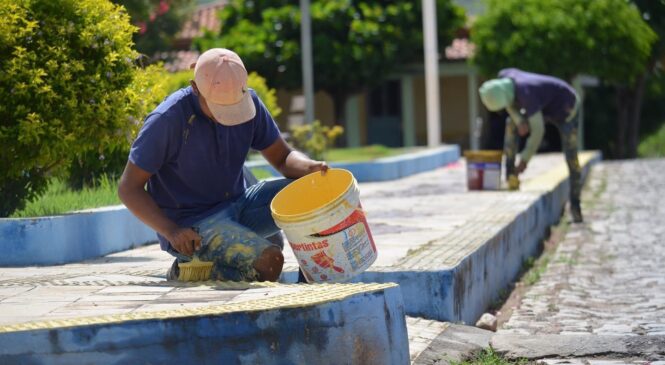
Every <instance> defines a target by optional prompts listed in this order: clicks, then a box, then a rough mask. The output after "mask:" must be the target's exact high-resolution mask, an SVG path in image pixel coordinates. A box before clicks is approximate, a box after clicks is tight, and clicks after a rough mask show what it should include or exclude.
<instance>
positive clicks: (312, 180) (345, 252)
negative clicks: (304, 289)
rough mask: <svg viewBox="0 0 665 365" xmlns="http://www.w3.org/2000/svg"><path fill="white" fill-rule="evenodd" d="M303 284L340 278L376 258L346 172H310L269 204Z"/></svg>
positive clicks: (355, 190)
mask: <svg viewBox="0 0 665 365" xmlns="http://www.w3.org/2000/svg"><path fill="white" fill-rule="evenodd" d="M270 209H271V211H272V215H273V218H274V219H275V223H276V224H277V226H278V227H280V228H281V229H282V230H284V233H285V234H286V238H287V239H288V241H289V244H290V246H291V248H292V249H293V253H294V254H295V256H296V258H297V259H298V265H299V266H300V268H301V270H302V272H303V274H304V276H305V279H306V280H307V281H308V282H343V281H347V280H349V279H351V278H352V277H354V276H355V275H357V274H359V273H361V272H363V271H365V270H366V269H367V268H368V267H369V266H370V265H372V263H374V261H375V260H376V257H377V251H376V246H375V244H374V240H373V238H372V234H371V232H370V229H369V225H368V224H367V219H366V218H365V213H364V212H363V210H362V206H361V204H360V192H359V190H358V184H357V182H356V179H355V178H354V177H353V175H352V174H351V172H349V171H347V170H344V169H329V170H328V171H327V173H326V174H325V175H322V174H321V173H320V172H315V173H312V174H309V175H307V176H304V177H302V178H300V179H298V180H296V181H294V182H292V183H291V184H289V185H288V186H287V187H286V188H284V189H282V191H280V192H279V193H278V194H277V195H276V196H275V198H274V199H273V201H272V203H271V204H270Z"/></svg>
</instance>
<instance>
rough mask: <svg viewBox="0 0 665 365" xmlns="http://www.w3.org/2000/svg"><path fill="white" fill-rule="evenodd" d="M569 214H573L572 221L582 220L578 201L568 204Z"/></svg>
mask: <svg viewBox="0 0 665 365" xmlns="http://www.w3.org/2000/svg"><path fill="white" fill-rule="evenodd" d="M570 215H572V216H573V223H582V222H584V217H582V207H581V206H580V204H579V203H578V204H571V205H570Z"/></svg>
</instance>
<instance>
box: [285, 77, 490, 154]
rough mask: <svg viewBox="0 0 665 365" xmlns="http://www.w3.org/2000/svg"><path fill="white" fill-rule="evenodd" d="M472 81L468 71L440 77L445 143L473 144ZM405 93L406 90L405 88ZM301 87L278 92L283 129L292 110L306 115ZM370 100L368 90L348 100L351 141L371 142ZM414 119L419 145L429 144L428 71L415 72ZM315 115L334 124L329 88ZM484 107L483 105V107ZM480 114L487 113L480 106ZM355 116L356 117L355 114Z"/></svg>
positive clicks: (321, 95)
mask: <svg viewBox="0 0 665 365" xmlns="http://www.w3.org/2000/svg"><path fill="white" fill-rule="evenodd" d="M468 88H469V85H468V76H467V75H465V74H455V75H444V76H442V77H441V78H440V83H439V90H440V100H441V114H442V116H441V123H442V125H441V134H442V136H441V137H442V141H443V142H444V143H450V144H459V145H460V146H461V147H463V148H468V147H469V135H470V128H469V118H470V116H469V103H470V101H469V90H468ZM402 92H403V93H404V90H402ZM300 94H301V93H300V91H295V92H288V91H285V90H279V91H278V92H277V97H278V103H279V106H280V107H281V108H282V110H283V111H282V114H281V115H280V116H279V117H278V118H276V120H277V122H278V124H279V126H280V128H281V129H282V131H288V120H289V115H290V114H296V115H302V114H303V113H304V111H301V110H292V98H293V95H300ZM367 102H368V93H361V94H358V95H354V96H352V97H351V98H350V100H349V101H348V102H347V104H348V105H347V111H348V112H349V114H350V115H351V117H350V116H349V115H347V123H348V125H347V126H346V127H345V128H346V130H345V138H343V140H345V141H347V144H351V145H352V144H354V143H349V141H357V143H359V144H360V145H366V144H367V141H368V139H367V119H368V114H367V113H368V111H367ZM413 102H414V106H413V115H414V116H413V120H414V124H415V126H414V127H415V128H414V129H415V139H416V145H427V111H426V98H425V78H424V75H414V76H413ZM314 109H315V117H316V119H318V120H320V121H321V122H322V123H324V124H326V125H333V124H334V114H335V111H334V105H333V101H332V98H330V97H329V96H328V95H327V94H326V93H325V92H317V93H316V95H315V105H314ZM479 109H483V108H479ZM480 115H481V116H484V114H483V111H482V110H480ZM353 116H355V117H353Z"/></svg>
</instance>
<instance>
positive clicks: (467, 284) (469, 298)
mask: <svg viewBox="0 0 665 365" xmlns="http://www.w3.org/2000/svg"><path fill="white" fill-rule="evenodd" d="M600 159H601V156H600V154H599V153H595V154H593V155H590V156H587V157H586V163H584V164H583V175H582V178H583V181H584V179H586V176H587V174H588V172H589V169H590V167H591V165H592V164H594V163H596V162H598V161H600ZM565 176H566V177H565V178H563V179H562V178H558V179H557V180H552V179H551V176H545V177H544V178H543V179H541V181H539V182H537V183H533V184H531V185H530V186H529V185H526V186H525V187H524V189H523V190H522V191H524V193H522V195H523V196H524V197H525V198H529V199H533V203H531V204H530V205H529V206H528V208H527V209H525V210H523V211H521V212H520V213H519V214H518V215H517V216H516V217H515V218H514V219H512V220H511V221H509V222H507V223H499V222H500V221H501V220H498V219H497V220H495V219H494V217H492V216H491V215H488V216H487V217H483V216H479V217H477V219H476V220H475V221H474V223H473V224H474V230H476V231H481V230H485V231H489V232H491V234H490V236H489V237H488V238H487V239H486V240H485V241H483V242H478V243H477V244H474V245H476V246H477V248H476V249H474V250H473V251H472V252H470V253H469V254H467V255H465V256H464V257H463V258H462V259H461V260H459V262H457V263H456V264H454V265H453V266H452V267H450V266H447V264H446V263H441V264H439V266H440V267H441V269H429V270H428V269H422V270H420V269H413V268H408V267H400V266H399V265H397V266H393V267H388V268H380V270H373V269H372V268H370V269H369V270H368V271H366V272H364V273H362V274H360V275H359V276H357V277H356V278H354V280H353V281H354V282H377V283H380V282H394V283H398V284H399V285H400V287H401V289H402V292H403V294H404V302H405V306H406V313H407V315H410V316H417V317H423V318H427V319H434V320H439V321H450V322H463V323H466V324H474V323H475V322H476V320H477V319H478V318H479V317H480V316H481V315H482V314H483V313H484V312H485V310H486V309H487V308H488V307H489V306H490V305H491V303H492V302H493V301H494V300H496V299H498V298H499V297H500V293H501V291H502V289H504V288H506V287H507V286H508V285H509V284H510V283H511V282H512V281H513V280H514V279H515V277H516V276H517V275H518V273H519V271H520V269H521V267H522V265H523V262H524V260H525V259H526V258H528V257H530V256H533V255H534V254H535V253H536V251H537V249H538V246H539V243H540V241H541V240H542V238H543V237H545V234H546V232H547V230H548V228H549V227H550V226H551V225H552V224H554V223H556V222H557V221H558V220H559V219H560V217H561V213H562V211H563V208H564V206H565V204H566V202H567V201H568V177H567V173H566V175H565ZM530 196H531V197H532V198H530ZM452 236H454V234H453V235H451V237H447V239H449V240H456V241H459V242H465V240H467V241H468V240H469V239H474V238H473V237H466V236H465V235H464V233H460V235H459V237H456V236H455V237H452ZM475 239H482V238H479V237H476V238H475ZM425 255H427V254H425ZM414 260H415V261H418V257H416V258H415V259H414ZM289 278H290V277H289Z"/></svg>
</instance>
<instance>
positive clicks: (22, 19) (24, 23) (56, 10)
mask: <svg viewBox="0 0 665 365" xmlns="http://www.w3.org/2000/svg"><path fill="white" fill-rule="evenodd" d="M0 18H2V22H0V100H2V101H1V102H0V143H1V144H2V146H3V152H2V154H0V171H1V172H0V196H2V199H1V200H0V216H7V215H8V214H9V213H11V212H12V211H14V210H15V209H16V208H18V207H21V206H23V205H24V204H25V201H26V200H30V199H32V198H34V197H35V196H37V195H38V194H39V193H41V192H42V191H44V189H45V188H46V181H47V177H49V176H51V175H57V174H61V173H63V171H65V170H66V168H67V166H68V165H69V164H70V162H71V160H72V156H77V155H79V154H81V153H85V152H86V151H94V150H106V149H107V148H109V147H110V146H116V145H118V144H122V143H126V135H127V133H129V132H130V130H131V120H130V118H129V113H130V111H131V110H132V108H134V107H136V104H135V103H133V101H132V99H131V97H132V95H131V92H129V88H128V87H129V86H130V85H131V84H132V82H133V80H134V79H135V76H136V72H137V71H136V66H135V65H134V59H135V58H136V56H137V53H136V52H135V51H134V50H133V48H132V46H133V44H132V32H133V31H134V30H135V28H134V27H133V26H132V25H130V23H129V17H128V16H127V14H126V13H125V12H124V11H122V8H120V7H118V6H115V5H113V4H111V3H110V2H109V1H106V0H0Z"/></svg>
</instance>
